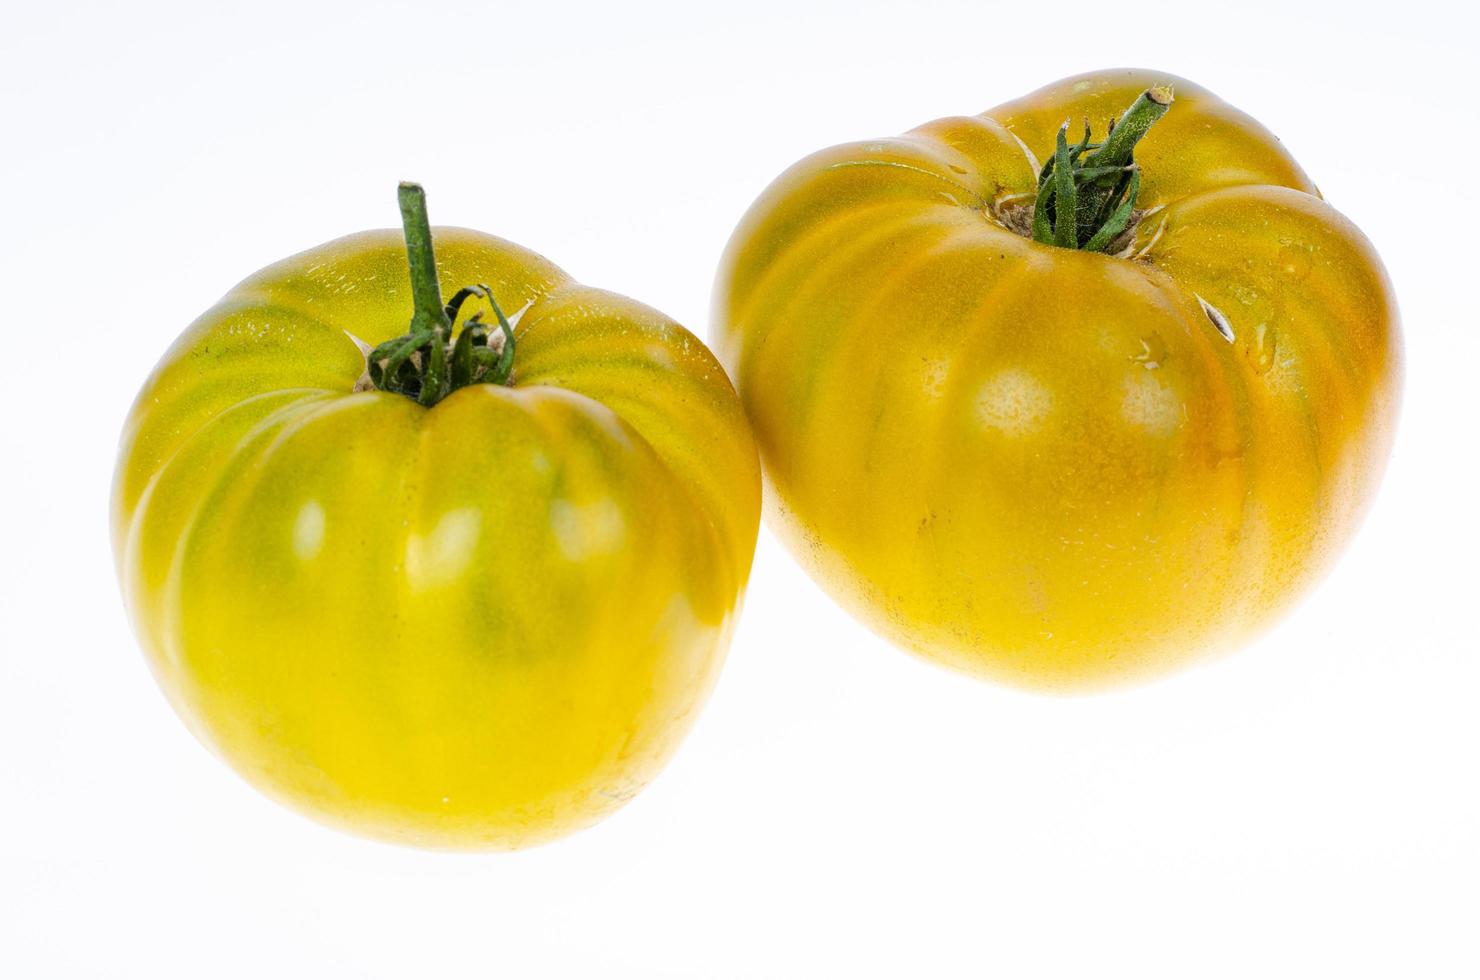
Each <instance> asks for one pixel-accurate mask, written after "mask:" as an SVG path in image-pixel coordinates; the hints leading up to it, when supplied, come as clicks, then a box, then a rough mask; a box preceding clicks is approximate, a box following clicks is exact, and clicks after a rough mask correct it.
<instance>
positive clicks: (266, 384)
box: [113, 229, 760, 849]
mask: <svg viewBox="0 0 1480 980" xmlns="http://www.w3.org/2000/svg"><path fill="white" fill-rule="evenodd" d="M435 244H436V250H437V259H438V268H439V273H440V278H441V281H442V283H443V284H444V289H445V290H447V291H449V292H450V290H451V289H455V288H457V287H458V286H460V285H463V284H467V283H476V282H482V283H487V284H488V285H489V286H491V287H492V289H493V292H494V294H495V296H497V297H498V299H499V301H500V303H501V305H502V306H504V307H505V308H506V309H508V310H509V312H511V313H512V312H513V311H515V310H518V309H519V308H520V307H521V306H523V305H524V304H526V303H532V305H531V306H530V307H529V308H528V310H527V311H526V312H525V313H524V315H523V317H522V319H520V321H519V323H518V326H517V331H516V335H517V337H518V344H517V352H516V357H515V364H514V384H513V385H511V386H509V387H503V386H492V385H474V386H471V387H467V388H463V389H460V390H458V391H456V392H454V393H452V394H451V395H450V396H449V397H447V398H446V399H445V400H444V401H442V402H441V403H439V404H437V405H436V406H435V407H433V408H431V409H427V408H423V407H422V406H421V405H418V404H417V403H415V402H413V401H411V400H410V399H408V398H405V397H403V396H401V395H396V394H389V393H386V392H381V391H374V390H371V391H360V392H355V391H353V389H354V388H355V385H356V381H357V379H358V378H359V377H360V375H361V372H362V371H363V370H364V358H363V356H362V355H361V354H360V352H359V350H358V349H357V347H356V345H355V344H354V343H353V342H352V340H351V339H350V338H349V337H348V336H347V335H346V334H347V333H349V334H353V335H354V336H355V337H358V338H359V339H361V340H363V341H365V342H367V343H369V344H371V345H374V344H377V343H380V342H381V341H384V340H386V339H389V338H391V337H394V336H397V335H399V334H401V333H403V332H404V331H405V329H406V324H407V322H408V321H409V319H410V315H411V299H410V293H409V289H410V287H409V283H408V279H407V274H406V253H405V246H404V245H403V244H402V241H401V239H400V236H399V234H397V233H393V232H373V233H366V234H362V235H357V236H351V237H349V238H345V239H341V240H339V241H336V242H331V243H329V244H327V245H324V246H321V247H319V248H316V249H313V250H311V251H309V252H305V253H303V254H301V255H298V256H295V257H293V258H290V259H288V260H285V261H284V262H281V263H278V264H277V265H274V266H271V267H269V268H267V269H265V270H263V271H262V272H260V273H258V274H257V275H255V276H253V277H251V278H249V279H248V280H246V281H245V282H243V283H242V284H241V285H239V286H238V287H236V288H235V289H233V290H232V291H231V292H230V293H229V294H228V295H227V296H226V297H225V298H224V299H222V300H221V302H220V303H218V304H217V305H216V306H215V307H214V308H213V309H211V310H210V311H209V312H207V313H206V314H205V315H204V316H202V317H201V318H200V319H199V320H197V321H196V322H195V323H194V324H193V325H192V326H191V327H190V328H189V329H188V330H187V331H186V333H185V334H184V335H183V336H182V337H181V338H180V340H179V341H178V342H177V343H176V344H175V345H174V347H173V348H172V349H171V350H170V352H169V353H168V354H167V355H166V356H165V358H164V359H163V360H162V361H161V362H160V364H159V366H158V367H157V368H156V369H155V372H154V374H153V376H152V377H151V378H150V379H149V381H148V382H147V383H146V385H145V386H144V389H143V391H142V392H141V393H140V395H139V397H138V400H137V401H136V403H135V405H134V408H133V411H132V413H131V415H130V417H129V420H128V423H127V425H126V427H125V431H124V436H123V444H122V449H121V452H120V458H119V463H118V470H117V474H116V477H115V486H114V507H113V527H114V545H115V555H116V557H117V562H118V566H119V574H120V580H121V582H122V585H123V591H124V595H125V599H126V602H127V605H128V608H129V611H130V614H131V617H132V619H133V622H134V625H135V629H136V631H137V633H138V635H139V637H140V639H141V642H142V644H143V646H144V648H145V651H146V653H147V656H148V658H149V661H150V664H151V667H152V668H153V670H154V672H155V674H156V676H157V677H158V679H159V682H160V684H161V686H162V687H163V688H164V690H165V692H166V694H167V695H168V696H169V698H170V700H171V702H172V703H173V705H174V706H175V708H176V709H177V711H178V712H179V713H180V715H181V717H182V718H184V720H185V721H186V722H187V724H188V725H189V726H190V727H191V729H192V730H193V731H195V733H196V734H197V735H198V736H199V737H200V738H201V739H202V740H203V741H204V742H206V743H207V744H208V745H209V746H211V747H212V748H214V749H215V750H217V751H218V752H219V753H220V754H222V755H223V756H224V757H225V758H226V759H227V760H228V761H229V762H230V763H231V764H232V765H233V766H234V767H235V768H236V769H237V770H238V771H239V772H241V773H242V774H243V775H244V776H245V777H246V778H247V779H248V780H250V781H251V782H252V783H253V784H255V785H256V786H258V787H259V788H261V789H263V790H264V791H266V792H268V793H269V794H271V795H273V796H275V797H277V798H278V799H280V800H282V801H284V802H286V803H288V804H290V805H292V806H294V807H296V808H297V809H300V810H302V811H304V812H306V813H308V814H309V815H311V816H313V817H315V818H316V819H319V820H321V821H324V822H326V823H330V824H333V825H336V826H339V827H342V828H345V829H348V830H351V831H353V832H356V833H361V834H365V835H369V836H374V837H379V838H383V839H388V840H393V841H398V842H403V843H410V844H416V845H420V846H426V847H447V848H459V849H462V848H511V847H520V846H525V845H529V844H534V843H539V842H541V841H545V840H548V839H551V838H554V837H557V836H560V835H562V834H566V833H569V832H571V831H572V830H575V829H577V828H579V827H581V826H584V825H586V824H589V823H591V822H593V821H595V820H597V819H599V818H600V817H601V816H603V815H604V814H606V813H609V812H611V811H612V810H614V809H616V808H617V807H619V806H620V805H621V804H622V803H623V802H624V801H625V800H627V799H628V798H630V797H631V796H632V795H633V794H634V793H635V792H637V790H638V789H640V788H641V787H642V786H643V785H644V784H645V783H646V782H647V781H648V780H649V779H650V778H651V777H652V776H653V775H654V774H655V773H656V771H657V770H658V768H659V767H660V766H661V765H662V764H663V763H664V762H665V761H666V759H667V758H668V757H669V756H670V755H671V754H672V752H673V751H674V749H675V748H676V746H677V744H678V743H679V741H680V740H681V739H682V737H683V735H684V733H685V732H686V730H687V729H688V727H689V724H690V723H691V722H692V720H693V718H694V716H695V714H696V712H697V711H698V709H699V708H700V707H701V705H702V703H703V700H704V698H705V697H706V695H707V693H708V691H709V690H710V688H711V686H712V685H713V683H714V680H715V678H716V676H717V672H718V670H719V668H720V666H721V664H722V661H723V658H724V653H725V650H726V648H727V646H728V643H729V638H730V635H731V630H732V627H733V624H734V621H735V617H736V615H737V614H738V610H739V606H740V602H741V597H742V594H743V591H744V587H745V583H746V579H747V577H748V575H749V569H750V562H751V557H752V554H753V549H754V544H755V535H756V530H757V524H758V520H759V508H760V501H759V493H760V476H759V464H758V461H757V459H756V455H755V448H754V444H753V442H752V441H751V438H750V435H749V432H748V428H747V426H746V423H745V419H744V415H743V412H742V410H741V408H740V405H739V403H738V400H737V399H736V397H735V395H734V392H733V389H732V388H731V387H730V384H729V381H728V379H727V378H726V376H725V374H724V371H723V369H722V368H721V367H720V366H719V364H718V362H716V361H715V360H714V358H713V356H712V355H711V354H710V353H709V351H708V350H707V349H706V348H705V347H704V346H703V344H701V343H700V342H699V341H698V340H697V339H695V338H694V337H693V336H692V335H691V334H689V333H688V332H687V331H686V330H684V329H683V328H682V327H680V326H678V325H677V324H675V323H673V322H672V321H670V320H668V319H667V318H665V317H663V316H662V315H661V314H659V313H657V312H656V311H654V310H651V309H649V308H647V307H645V306H642V305H641V304H638V303H636V302H633V301H631V300H628V299H625V298H623V297H620V296H616V295H614V294H610V293H606V292H603V291H600V290H596V289H591V288H588V287H585V286H581V285H579V284H577V283H574V282H572V281H570V280H569V279H568V278H567V277H566V276H565V274H564V273H563V272H561V271H560V270H559V269H558V268H556V267H555V266H553V265H551V264H550V263H549V262H547V261H546V260H544V259H542V258H540V257H539V256H537V255H535V254H534V253H531V252H528V251H526V250H524V249H522V248H519V247H518V246H515V245H512V244H510V243H508V242H504V241H502V240H500V239H496V238H493V237H491V236H486V235H480V234H477V233H474V232H469V231H464V230H459V229H439V230H437V232H436V233H435Z"/></svg>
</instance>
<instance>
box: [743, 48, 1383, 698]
mask: <svg viewBox="0 0 1480 980" xmlns="http://www.w3.org/2000/svg"><path fill="white" fill-rule="evenodd" d="M1166 84H1170V85H1171V86H1172V88H1173V90H1174V92H1175V101H1174V103H1173V104H1172V106H1171V108H1170V111H1169V112H1167V114H1166V116H1165V118H1163V119H1161V120H1160V121H1159V122H1158V123H1157V124H1156V125H1155V126H1154V127H1153V128H1152V129H1151V130H1150V132H1149V134H1148V135H1147V136H1146V137H1145V138H1144V140H1143V141H1142V142H1141V143H1140V145H1139V146H1138V147H1137V148H1136V154H1135V158H1136V162H1137V163H1138V164H1139V166H1140V168H1141V178H1142V182H1141V194H1140V198H1139V206H1140V208H1141V209H1143V210H1142V211H1141V213H1140V214H1139V215H1138V217H1139V224H1138V225H1137V226H1136V228H1135V232H1134V234H1133V235H1131V236H1128V240H1127V241H1126V242H1125V243H1124V247H1123V248H1119V249H1117V252H1116V254H1101V253H1090V252H1084V251H1077V250H1074V249H1067V248H1059V247H1055V246H1053V245H1048V244H1040V243H1038V242H1035V241H1033V240H1031V239H1030V238H1029V237H1025V235H1024V234H1023V232H1024V231H1025V230H1026V226H1027V224H1028V222H1027V219H1026V214H1027V213H1030V209H1031V206H1032V202H1033V199H1034V193H1035V190H1036V184H1037V178H1038V175H1039V165H1040V162H1041V161H1043V160H1044V159H1045V158H1046V156H1048V155H1051V154H1052V152H1053V147H1054V139H1055V134H1056V132H1057V130H1058V129H1059V127H1060V126H1061V125H1062V124H1063V123H1064V122H1065V120H1072V121H1073V122H1072V127H1073V128H1072V130H1071V131H1072V133H1073V138H1077V135H1078V133H1079V131H1080V130H1079V127H1080V126H1081V125H1082V122H1081V121H1082V120H1084V119H1085V118H1088V119H1089V120H1090V121H1091V122H1092V123H1093V124H1094V129H1095V133H1096V135H1097V136H1100V137H1102V136H1103V135H1104V132H1105V128H1106V122H1107V120H1110V119H1112V118H1115V117H1116V116H1118V115H1119V114H1120V113H1121V112H1122V111H1123V110H1125V109H1126V107H1127V106H1129V105H1130V104H1131V103H1132V102H1133V101H1134V100H1135V99H1136V98H1137V96H1138V95H1139V94H1140V93H1142V92H1145V91H1147V90H1148V88H1149V87H1151V86H1157V85H1166ZM1024 209H1029V211H1027V212H1025V210H1024ZM714 323H715V330H716V344H717V348H718V350H719V353H720V356H721V359H722V360H724V361H725V362H726V364H727V365H728V366H729V367H730V368H731V374H732V376H734V377H735V378H736V384H737V387H738V388H739V391H740V395H741V399H742V401H743V402H744V404H745V407H746V410H747V412H748V414H749V417H750V419H751V422H752V425H753V426H754V429H755V433H756V440H757V443H758V444H759V446H760V449H761V456H762V460H763V463H764V467H765V474H766V480H767V484H768V490H769V493H768V502H767V510H768V514H769V515H770V518H771V520H772V522H773V525H774V526H775V527H776V529H777V530H778V531H779V532H780V534H781V536H782V537H783V538H784V539H785V540H786V541H787V542H788V544H789V545H790V547H791V549H792V551H793V553H794V554H795V555H796V556H797V557H798V559H799V560H800V561H801V562H802V563H803V564H804V565H805V566H806V567H807V568H808V569H809V571H810V572H811V574H812V575H813V576H814V577H815V578H816V579H817V580H818V581H819V582H820V583H821V584H822V585H823V586H824V587H825V588H826V589H827V590H828V591H829V592H830V593H831V594H832V595H833V596H835V597H836V598H837V599H838V600H839V601H840V602H842V603H843V604H844V605H845V606H846V607H847V608H849V609H850V610H852V611H853V612H854V613H855V614H856V615H858V616H859V617H861V618H862V619H863V620H865V621H866V622H867V623H869V624H870V625H871V626H873V627H874V628H875V629H876V630H877V631H879V632H880V633H882V634H883V635H885V636H887V637H889V638H891V639H893V640H895V641H897V642H899V643H901V644H903V645H904V646H906V647H908V648H910V649H913V650H915V651H917V652H919V653H921V654H924V655H926V656H928V657H931V658H933V659H936V660H938V661H941V662H944V663H947V664H950V665H952V666H954V667H957V668H960V669H963V670H966V671H970V672H973V673H978V674H983V675H989V676H992V677H996V678H1000V679H1003V680H1006V681H1009V682H1012V683H1017V684H1021V685H1025V686H1029V687H1036V688H1049V689H1076V688H1093V687H1099V686H1104V685H1108V684H1113V683H1118V682H1122V681H1127V680H1132V679H1135V678H1142V677H1147V676H1152V675H1156V674H1159V673H1164V672H1166V671H1168V670H1170V669H1173V668H1175V667H1177V666H1179V665H1182V664H1184V663H1186V662H1188V661H1190V660H1192V659H1194V658H1195V657H1198V656H1200V655H1202V654H1204V653H1206V652H1209V651H1213V650H1218V649H1224V648H1227V647H1229V646H1231V645H1234V644H1236V643H1238V642H1240V641H1242V640H1244V639H1246V638H1248V637H1249V636H1251V635H1252V634H1253V633H1254V632H1256V631H1257V630H1259V629H1260V628H1261V627H1263V626H1265V625H1266V624H1267V623H1269V622H1270V620H1271V619H1272V617H1274V616H1275V615H1276V614H1277V613H1278V612H1280V611H1281V610H1283V609H1285V608H1286V607H1287V606H1289V605H1290V603H1291V601H1292V600H1293V599H1294V598H1295V597H1297V596H1298V595H1300V594H1301V593H1302V592H1303V591H1305V590H1306V589H1308V588H1309V586H1310V585H1311V583H1312V582H1313V581H1314V580H1315V578H1316V577H1317V576H1318V574H1319V573H1320V572H1321V570H1322V569H1324V568H1326V567H1327V566H1328V565H1329V563H1330V561H1331V559H1332V557H1333V556H1334V555H1335V554H1336V553H1337V552H1338V550H1339V549H1340V547H1341V545H1342V544H1343V543H1344V542H1345V541H1346V540H1347V539H1348V538H1349V537H1350V535H1351V533H1352V531H1353V529H1354V528H1355V526H1356V525H1357V523H1358V521H1359V518H1360V516H1361V514H1362V513H1363V511H1364V509H1365V508H1366V506H1367V504H1368V502H1369V501H1370V500H1371V498H1372V495H1373V492H1374V490H1375V488H1376V486H1377V484H1378V481H1379V478H1380V475H1381V472H1382V470H1383V466H1384V462H1385V459H1386V457H1387V454H1388V450H1389V446H1390V444H1391V441H1392V438H1393V431H1394V426H1395V418H1396V413H1397V406H1398V400H1399V388H1400V377H1401V363H1400V361H1401V349H1400V338H1399V324H1398V312H1397V308H1396V305H1395V301H1394V297H1393V291H1392V288H1391V286H1390V284H1389V281H1388V278H1387V275H1386V273H1385V272H1384V269H1383V266H1382V263H1381V261H1380V260H1379V259H1378V256H1377V253H1376V252H1375V251H1374V250H1373V247H1372V245H1371V244H1370V243H1369V242H1368V241H1367V239H1366V238H1364V237H1363V236H1362V234H1361V233H1360V232H1359V231H1358V230H1357V229H1356V227H1354V226H1353V225H1352V223H1351V222H1349V221H1348V220H1346V219H1345V218H1343V217H1342V216H1341V214H1339V213H1338V212H1337V211H1336V210H1335V209H1334V208H1333V207H1331V206H1330V205H1329V204H1327V203H1326V202H1325V201H1324V200H1323V199H1322V198H1321V196H1320V194H1319V192H1318V191H1317V190H1316V187H1315V185H1314V184H1312V183H1311V181H1310V180H1309V179H1308V178H1307V177H1306V175H1305V174H1304V172H1303V171H1302V170H1301V169H1300V167H1299V166H1298V165H1297V164H1296V163H1295V161H1294V160H1293V159H1292V158H1291V157H1290V155H1289V154H1288V153H1287V152H1286V151H1285V150H1284V149H1283V147H1282V146H1281V145H1280V143H1279V141H1278V140H1276V139H1275V138H1274V137H1273V136H1272V135H1270V133H1269V132H1268V131H1266V130H1265V129H1264V128H1263V127H1262V126H1260V125H1259V124H1258V123H1257V122H1255V121H1254V120H1253V119H1251V118H1249V117H1248V116H1246V115H1244V114H1243V113H1241V112H1239V111H1238V110H1236V109H1234V108H1232V107H1231V106H1229V105H1227V104H1226V103H1224V102H1222V101H1220V100H1219V99H1217V98H1216V97H1214V96H1213V95H1212V94H1210V93H1208V92H1207V91H1205V90H1203V89H1200V88H1199V87H1197V86H1196V85H1194V84H1192V83H1190V82H1187V81H1184V80H1180V79H1176V78H1173V77H1172V76H1168V75H1166V74H1163V73H1159V72H1149V71H1140V70H1116V71H1107V72H1099V73H1094V74H1089V75H1083V76H1079V77H1076V78H1070V79H1066V80H1064V81H1062V82H1058V83H1055V84H1053V85H1050V86H1048V87H1046V88H1043V89H1041V90H1039V91H1037V92H1034V93H1033V94H1031V95H1029V96H1027V97H1025V98H1023V99H1020V100H1018V101H1016V102H1011V103H1008V104H1007V105H1004V106H1001V107H999V108H997V109H993V110H991V111H989V112H986V113H984V114H982V115H980V116H970V117H954V118H947V119H941V120H938V121H936V122H932V123H929V124H927V125H924V126H921V127H920V128H918V129H916V130H913V131H912V132H910V133H907V134H905V135H904V136H901V137H897V138H892V139H882V140H872V141H868V142H862V143H853V144H848V145H845V146H839V147H834V148H832V149H829V150H824V151H822V152H820V153H818V154H815V155H814V156H811V157H809V158H807V159H805V160H803V161H802V162H800V163H798V164H797V165H795V166H794V167H792V168H791V169H790V170H788V171H787V172H786V173H785V174H783V175H782V176H781V177H780V178H778V179H777V180H776V181H775V182H774V183H773V184H772V185H771V187H770V188H769V189H767V190H766V191H765V193H764V194H763V195H762V196H761V197H760V199H759V200H758V201H757V202H756V203H755V204H754V206H753V207H752V208H751V209H750V211H749V212H748V213H747V215H746V216H745V218H744V219H743V221H742V222H741V224H740V226H739V227H738V229H737V230H736V232H735V234H734V236H733V238H732V240H731V242H730V244H729V247H728V249H727V251H726V253H725V256H724V259H723V262H722V265H721V269H720V273H719V277H718V282H717V285H716V291H715V298H714Z"/></svg>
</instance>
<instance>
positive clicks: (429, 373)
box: [365, 183, 517, 408]
mask: <svg viewBox="0 0 1480 980" xmlns="http://www.w3.org/2000/svg"><path fill="white" fill-rule="evenodd" d="M397 199H398V201H399V202H400V205H401V228H402V232H403V234H404V235H405V237H406V262H407V265H408V266H409V268H410V272H411V304H412V307H411V326H410V327H409V328H408V329H407V331H406V333H405V334H403V335H401V336H400V337H396V338H394V339H392V340H387V341H386V342H385V343H383V344H381V345H380V346H379V347H376V348H375V349H374V350H372V351H371V352H370V353H369V354H368V355H366V358H365V360H366V366H367V368H368V373H369V375H370V382H371V384H372V385H374V386H375V387H376V388H378V389H380V390H381V391H390V392H395V393H396V394H400V395H405V396H406V397H407V398H410V399H412V400H413V401H416V402H419V403H420V404H422V405H425V406H427V407H428V408H430V407H431V406H433V405H435V404H437V402H439V401H441V400H442V399H443V398H446V397H447V396H448V395H450V394H451V393H452V392H454V391H456V390H457V389H458V388H463V387H466V386H468V385H472V384H510V383H511V382H512V379H513V367H514V327H513V325H512V324H511V323H510V322H509V320H508V318H507V317H505V316H504V311H503V310H502V309H500V308H499V305H498V302H497V301H496V300H495V299H494V298H493V291H492V290H491V289H489V288H488V287H487V286H485V285H482V284H481V283H480V284H478V285H475V286H464V287H463V288H462V289H459V290H458V291H457V292H456V293H455V294H453V297H452V299H451V300H449V301H448V302H447V303H446V305H443V303H442V287H441V284H440V283H439V282H438V280H437V259H436V254H435V253H434V251H433V250H432V228H431V224H430V222H429V221H428V220H427V198H426V192H425V191H424V190H422V188H421V185H419V184H412V183H402V184H401V186H400V188H399V189H398V190H397ZM475 296H476V297H480V298H482V299H484V300H485V301H487V303H488V305H489V306H490V307H491V308H492V309H493V313H494V316H495V317H496V318H497V321H498V323H497V329H496V330H494V329H490V327H489V325H488V324H486V323H484V322H483V319H482V317H483V314H482V313H481V312H479V313H475V314H473V315H472V316H471V317H469V318H468V319H467V322H465V323H464V324H463V327H462V330H461V331H457V332H456V339H454V330H453V328H454V326H455V325H456V323H457V317H458V312H459V311H460V310H461V309H462V307H463V305H464V304H465V303H466V302H467V301H468V300H470V299H472V298H473V297H475ZM516 318H517V317H516Z"/></svg>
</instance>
